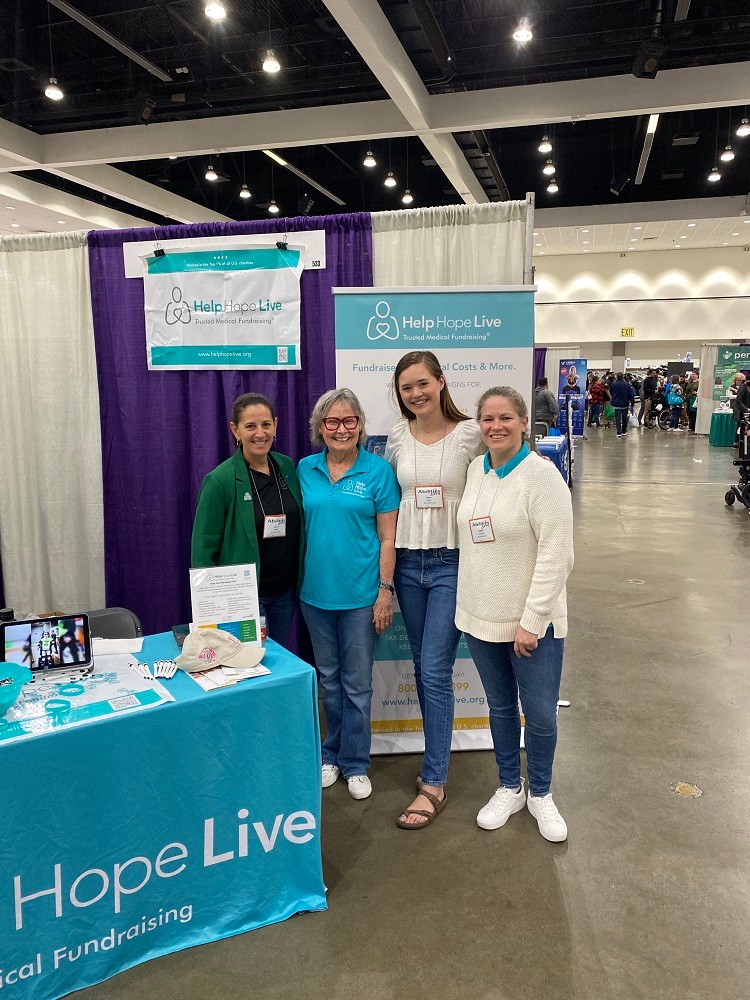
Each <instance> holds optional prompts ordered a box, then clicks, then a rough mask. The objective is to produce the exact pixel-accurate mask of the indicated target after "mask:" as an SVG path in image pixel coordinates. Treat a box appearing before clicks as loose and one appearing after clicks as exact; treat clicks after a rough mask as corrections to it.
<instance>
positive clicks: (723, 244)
mask: <svg viewBox="0 0 750 1000" xmlns="http://www.w3.org/2000/svg"><path fill="white" fill-rule="evenodd" d="M721 245H722V246H723V247H728V246H729V244H728V243H722V244H721Z"/></svg>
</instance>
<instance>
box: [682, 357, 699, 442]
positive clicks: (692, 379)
mask: <svg viewBox="0 0 750 1000" xmlns="http://www.w3.org/2000/svg"><path fill="white" fill-rule="evenodd" d="M698 388H699V376H698V372H697V371H692V372H690V376H689V378H688V381H687V382H686V383H685V390H684V392H685V408H686V409H687V417H688V430H689V431H690V433H691V434H695V418H696V416H697V415H698Z"/></svg>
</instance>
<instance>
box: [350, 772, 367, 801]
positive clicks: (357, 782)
mask: <svg viewBox="0 0 750 1000" xmlns="http://www.w3.org/2000/svg"><path fill="white" fill-rule="evenodd" d="M346 783H347V785H348V786H349V794H350V795H351V797H352V798H353V799H369V797H370V796H371V795H372V785H371V783H370V779H369V778H368V777H367V775H366V774H353V775H352V776H351V778H347V779H346Z"/></svg>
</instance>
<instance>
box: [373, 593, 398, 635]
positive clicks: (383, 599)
mask: <svg viewBox="0 0 750 1000" xmlns="http://www.w3.org/2000/svg"><path fill="white" fill-rule="evenodd" d="M372 620H373V622H374V623H375V631H376V632H377V633H378V635H382V633H383V632H385V630H386V629H387V628H388V626H389V625H390V624H391V622H392V621H393V595H392V594H391V593H390V591H388V590H381V591H380V592H379V594H378V599H377V601H375V603H374V605H373V607H372Z"/></svg>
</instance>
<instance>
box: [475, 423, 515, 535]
mask: <svg viewBox="0 0 750 1000" xmlns="http://www.w3.org/2000/svg"><path fill="white" fill-rule="evenodd" d="M528 454H529V446H528V444H526V442H525V441H524V442H523V444H522V445H521V448H520V450H519V451H518V452H517V453H516V454H515V455H514V456H513V457H512V458H509V459H508V461H507V462H504V463H503V464H502V465H501V466H500V467H499V468H497V469H495V470H494V472H495V475H496V476H497V485H496V486H495V492H494V493H493V494H492V501H491V502H490V505H489V507H488V508H487V516H488V517H489V512H490V510H492V505H493V504H494V502H495V498H496V497H497V491H498V490H499V489H500V483H501V482H502V480H503V479H505V477H506V476H507V475H508V473H509V472H512V471H513V470H514V469H515V468H516V467H517V466H519V465H520V464H521V462H522V461H523V460H524V459H525V458H526V457H527V455H528ZM489 456H490V453H489V451H488V452H487V454H486V455H485V457H484V469H485V479H486V477H487V473H489V472H490V471H492V466H491V465H490V459H489ZM485 479H483V480H482V485H481V486H480V487H479V492H478V493H477V498H476V500H475V502H474V510H473V511H472V512H471V516H472V518H473V517H474V516H475V514H476V512H477V506H478V504H479V500H480V498H481V496H482V490H483V489H484V483H485Z"/></svg>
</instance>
